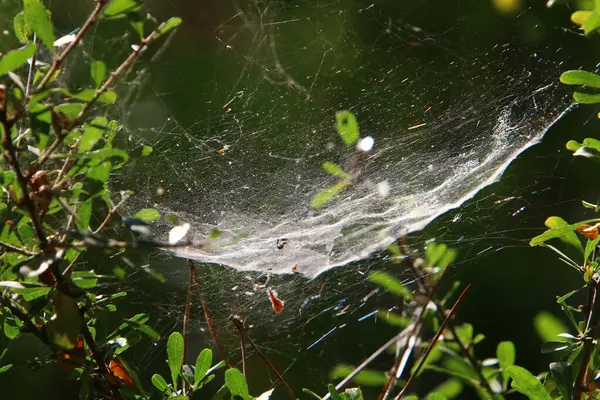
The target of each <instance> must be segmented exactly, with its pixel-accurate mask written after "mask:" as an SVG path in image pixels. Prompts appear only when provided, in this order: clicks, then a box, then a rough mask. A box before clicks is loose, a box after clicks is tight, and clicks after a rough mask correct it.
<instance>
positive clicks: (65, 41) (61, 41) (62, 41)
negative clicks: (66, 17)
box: [54, 34, 75, 47]
mask: <svg viewBox="0 0 600 400" xmlns="http://www.w3.org/2000/svg"><path fill="white" fill-rule="evenodd" d="M73 40H75V35H73V34H68V35H65V36H63V37H61V38H58V39H56V40H55V41H54V47H60V46H65V45H67V44H69V43H71V42H72V41H73Z"/></svg>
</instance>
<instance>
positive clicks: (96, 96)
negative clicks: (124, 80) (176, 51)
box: [34, 0, 166, 168]
mask: <svg viewBox="0 0 600 400" xmlns="http://www.w3.org/2000/svg"><path fill="white" fill-rule="evenodd" d="M101 1H103V2H106V0H101ZM165 24H166V23H165V22H163V23H162V24H160V25H159V26H158V27H157V28H156V29H155V30H153V31H152V33H150V34H149V35H148V36H146V37H145V38H144V39H142V41H141V42H140V44H139V45H138V46H136V47H135V49H134V50H133V51H132V52H131V53H130V54H129V56H128V57H127V58H126V59H125V61H123V62H122V63H121V65H119V66H118V67H117V69H115V70H114V71H112V72H111V73H110V75H109V76H108V79H106V81H104V83H103V84H102V86H100V87H99V88H98V89H97V90H96V92H95V93H94V97H92V99H91V100H90V101H88V102H87V103H85V104H84V105H83V107H82V108H81V111H80V112H79V114H78V115H77V117H75V119H74V120H73V121H72V123H71V127H72V128H75V127H77V126H79V125H80V124H81V123H82V122H83V118H84V117H85V115H86V113H87V111H88V110H89V109H90V108H91V106H92V105H94V104H95V103H96V101H98V99H99V98H100V96H102V94H104V93H105V92H106V91H107V90H108V89H109V87H110V86H111V85H112V84H114V83H115V82H116V81H117V79H118V78H119V77H120V76H121V75H122V74H123V72H125V71H126V70H127V69H128V68H129V67H131V66H132V65H133V63H134V62H135V60H137V58H138V57H139V56H140V55H141V54H142V52H143V51H144V50H145V49H146V47H148V45H150V43H152V42H153V41H154V39H156V37H157V35H158V34H159V33H160V31H161V30H162V29H163V28H164V27H165ZM82 30H83V29H82ZM79 33H81V31H79ZM65 52H66V49H65ZM40 86H41V85H40ZM38 88H39V87H38ZM65 136H66V135H63V134H61V133H60V132H56V139H55V140H54V142H52V144H51V145H50V146H49V147H48V148H47V149H46V151H45V152H44V153H43V154H42V155H41V156H40V157H39V158H38V159H37V161H36V162H35V163H34V167H35V168H39V167H40V166H42V165H43V164H44V163H45V162H46V161H48V159H49V158H50V156H51V155H52V154H53V153H54V152H55V151H56V149H57V148H58V146H60V144H61V143H62V142H63V140H64V138H65Z"/></svg>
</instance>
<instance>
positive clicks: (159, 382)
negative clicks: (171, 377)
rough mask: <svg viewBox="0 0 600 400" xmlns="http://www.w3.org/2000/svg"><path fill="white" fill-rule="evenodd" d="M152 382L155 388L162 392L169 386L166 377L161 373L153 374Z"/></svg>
mask: <svg viewBox="0 0 600 400" xmlns="http://www.w3.org/2000/svg"><path fill="white" fill-rule="evenodd" d="M152 384H153V385H154V387H155V388H157V389H158V390H159V391H160V392H161V393H164V392H165V390H166V389H167V388H168V387H169V385H168V384H167V381H165V378H163V377H162V376H161V375H159V374H154V375H152Z"/></svg>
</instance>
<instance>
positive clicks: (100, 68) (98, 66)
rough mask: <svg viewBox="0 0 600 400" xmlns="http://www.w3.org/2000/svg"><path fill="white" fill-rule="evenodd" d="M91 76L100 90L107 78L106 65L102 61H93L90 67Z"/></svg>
mask: <svg viewBox="0 0 600 400" xmlns="http://www.w3.org/2000/svg"><path fill="white" fill-rule="evenodd" d="M90 75H91V76H92V80H93V81H94V84H95V85H96V88H99V87H100V86H101V85H102V82H103V81H104V78H106V64H104V63H103V62H102V61H92V63H91V65H90Z"/></svg>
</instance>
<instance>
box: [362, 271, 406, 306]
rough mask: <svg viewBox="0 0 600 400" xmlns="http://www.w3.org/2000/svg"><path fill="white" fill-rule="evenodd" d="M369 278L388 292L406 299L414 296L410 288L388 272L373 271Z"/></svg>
mask: <svg viewBox="0 0 600 400" xmlns="http://www.w3.org/2000/svg"><path fill="white" fill-rule="evenodd" d="M369 280H370V281H371V282H373V283H374V284H376V285H379V286H381V287H382V288H384V289H385V290H387V291H388V292H390V293H392V294H394V295H396V296H399V297H402V298H403V299H404V300H406V301H410V300H411V299H412V298H413V296H412V292H411V291H410V289H409V288H407V287H406V286H405V285H403V284H402V282H400V281H398V280H397V279H396V278H394V277H393V276H392V275H390V274H388V273H387V272H383V271H375V272H371V273H370V274H369Z"/></svg>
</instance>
